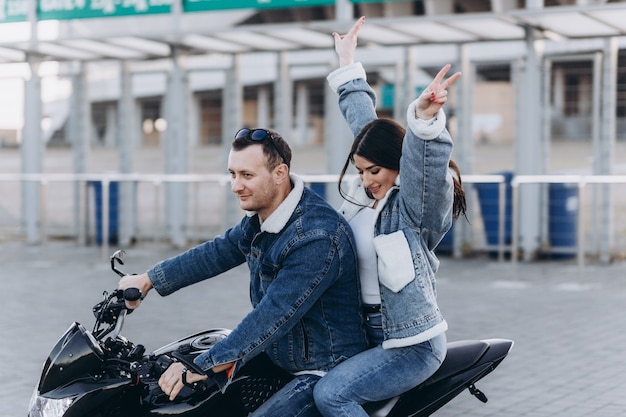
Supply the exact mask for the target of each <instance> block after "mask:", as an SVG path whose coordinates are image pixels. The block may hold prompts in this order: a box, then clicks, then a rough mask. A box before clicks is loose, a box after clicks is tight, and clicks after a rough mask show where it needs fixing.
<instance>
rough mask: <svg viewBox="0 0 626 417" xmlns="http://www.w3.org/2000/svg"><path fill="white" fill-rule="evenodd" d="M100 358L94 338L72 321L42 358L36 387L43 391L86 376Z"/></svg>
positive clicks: (99, 350)
mask: <svg viewBox="0 0 626 417" xmlns="http://www.w3.org/2000/svg"><path fill="white" fill-rule="evenodd" d="M102 362H103V352H102V349H101V348H100V346H99V345H98V342H96V340H95V339H94V338H93V337H92V336H91V334H90V333H89V332H88V331H87V330H85V328H84V327H83V326H82V325H80V324H79V323H73V324H72V325H71V326H70V328H69V329H68V330H67V331H66V332H65V334H64V335H63V336H62V337H61V338H60V339H59V341H58V342H57V344H56V345H55V346H54V348H52V350H51V351H50V354H49V355H48V359H47V360H46V362H45V364H44V366H43V370H42V372H41V378H40V380H39V385H38V387H37V390H38V391H39V394H45V393H47V392H49V391H51V390H53V389H56V388H59V387H62V386H64V385H67V384H69V383H70V382H72V381H74V380H77V379H80V378H84V377H85V376H88V375H89V374H90V372H93V370H94V369H96V368H97V367H99V366H100V365H101V364H102Z"/></svg>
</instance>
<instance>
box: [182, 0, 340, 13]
mask: <svg viewBox="0 0 626 417" xmlns="http://www.w3.org/2000/svg"><path fill="white" fill-rule="evenodd" d="M328 4H335V0H183V9H184V10H185V11H186V12H200V11H206V10H225V9H282V8H289V7H303V6H323V5H328Z"/></svg>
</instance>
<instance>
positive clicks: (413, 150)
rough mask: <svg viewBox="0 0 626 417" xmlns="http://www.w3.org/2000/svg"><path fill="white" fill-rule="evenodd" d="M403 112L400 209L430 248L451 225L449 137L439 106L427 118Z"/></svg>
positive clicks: (451, 187) (450, 148) (450, 142)
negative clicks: (433, 114) (429, 117)
mask: <svg viewBox="0 0 626 417" xmlns="http://www.w3.org/2000/svg"><path fill="white" fill-rule="evenodd" d="M411 109H414V103H412V105H411V106H409V111H408V112H407V117H408V118H409V121H408V129H407V131H406V136H405V138H404V142H403V144H402V157H401V159H400V213H401V215H402V217H403V219H404V222H405V223H406V224H408V225H409V226H410V227H412V228H415V229H418V230H419V231H420V234H421V236H422V238H423V239H424V241H425V242H426V245H427V247H428V248H429V249H431V250H432V249H434V248H435V246H437V244H438V243H439V242H440V241H441V239H442V238H443V236H444V235H445V233H446V232H447V231H448V229H450V227H451V226H452V202H453V198H454V185H453V181H452V175H451V173H450V171H449V169H448V162H449V160H450V156H451V154H452V148H453V144H452V138H451V137H450V134H449V133H448V131H447V129H446V128H445V114H444V113H443V110H441V111H440V112H439V113H438V114H437V116H435V119H433V120H431V121H426V122H424V121H419V120H416V119H415V116H414V114H415V113H414V110H413V111H411Z"/></svg>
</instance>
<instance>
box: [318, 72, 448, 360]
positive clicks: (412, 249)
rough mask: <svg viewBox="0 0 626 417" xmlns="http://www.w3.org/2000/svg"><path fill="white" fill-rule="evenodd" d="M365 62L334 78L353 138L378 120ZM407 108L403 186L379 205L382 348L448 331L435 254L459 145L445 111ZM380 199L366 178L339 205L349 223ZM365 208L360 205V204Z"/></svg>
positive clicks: (399, 181) (377, 236) (442, 231)
mask: <svg viewBox="0 0 626 417" xmlns="http://www.w3.org/2000/svg"><path fill="white" fill-rule="evenodd" d="M365 78H366V76H365V71H364V70H363V67H362V65H361V64H360V63H354V64H352V65H348V66H344V67H341V68H339V69H337V70H335V71H333V72H332V73H331V74H330V75H329V76H328V81H329V84H330V86H331V88H332V89H333V90H334V91H336V92H337V93H338V94H339V107H340V108H341V111H342V112H343V115H344V117H345V118H346V120H347V121H348V123H349V125H350V128H351V130H352V133H353V134H354V135H355V136H356V135H357V133H359V131H360V130H361V128H363V126H365V125H366V124H367V123H369V122H370V121H372V120H374V119H375V118H376V117H377V115H376V110H375V100H376V96H375V93H374V91H373V90H372V89H371V87H370V86H369V85H368V84H367V81H366V79H365ZM415 105H416V102H413V103H412V104H411V105H410V106H409V109H408V112H407V117H408V129H407V132H406V135H405V137H404V141H403V145H402V157H401V159H400V174H399V176H398V179H397V180H396V186H395V187H393V188H392V189H390V190H389V192H388V193H387V195H386V196H385V197H384V198H383V199H382V200H380V201H379V202H378V204H377V206H376V207H377V208H376V210H377V216H376V224H375V228H374V230H375V231H374V234H375V237H374V247H375V249H376V254H377V261H378V278H379V287H380V296H381V300H382V319H383V332H384V341H383V348H392V347H399V346H409V345H413V344H417V343H421V342H423V341H426V340H429V339H431V338H432V337H434V336H436V335H438V334H440V333H442V332H445V331H446V330H447V328H448V325H447V323H446V321H445V320H444V318H443V316H442V314H441V312H440V311H439V307H438V305H437V300H436V288H435V272H436V271H437V269H438V267H439V260H438V259H437V257H436V256H435V254H434V252H433V250H434V249H435V247H436V246H437V244H439V242H440V241H441V239H442V238H443V236H444V235H445V233H446V232H447V231H448V229H450V227H451V225H452V202H453V198H454V194H453V190H454V188H453V181H452V176H451V173H450V172H449V170H448V161H449V159H450V155H451V153H452V140H451V138H450V135H449V133H448V132H447V130H446V129H445V114H444V113H443V111H440V112H439V113H438V114H437V115H436V117H435V118H433V119H432V120H430V121H423V120H419V119H416V118H415ZM373 201H374V200H372V199H371V198H369V197H368V196H367V194H366V193H365V189H364V187H363V183H362V182H361V180H360V179H359V178H357V179H356V180H355V182H354V183H353V184H352V187H351V189H350V191H349V192H348V198H347V199H346V201H345V202H344V203H343V205H342V206H341V208H340V210H339V211H340V212H341V213H342V214H343V215H344V217H345V218H346V219H347V220H350V219H351V218H352V217H354V215H355V214H356V213H357V212H358V211H359V210H361V209H362V208H363V205H371V204H372V203H373ZM354 203H359V204H354Z"/></svg>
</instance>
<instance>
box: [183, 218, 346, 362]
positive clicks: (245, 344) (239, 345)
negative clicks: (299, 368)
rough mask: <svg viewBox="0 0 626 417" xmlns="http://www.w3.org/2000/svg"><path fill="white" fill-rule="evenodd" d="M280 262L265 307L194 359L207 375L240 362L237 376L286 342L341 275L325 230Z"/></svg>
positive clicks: (300, 241) (334, 248) (310, 235)
mask: <svg viewBox="0 0 626 417" xmlns="http://www.w3.org/2000/svg"><path fill="white" fill-rule="evenodd" d="M286 249H287V248H286ZM311 254H321V256H311ZM281 258H282V262H281V265H280V270H279V271H278V273H277V275H276V277H275V279H274V280H273V281H272V282H271V284H269V286H268V287H267V289H266V292H265V294H264V296H263V298H262V300H261V302H260V303H259V304H258V305H257V306H256V307H255V308H254V309H253V310H252V311H251V312H250V313H248V314H247V315H246V317H244V318H243V320H242V321H241V322H240V323H239V325H237V327H236V328H235V329H234V330H233V331H232V333H231V334H230V335H229V336H228V337H227V338H226V339H224V340H222V341H220V342H219V343H218V344H216V345H215V346H214V347H213V348H212V349H211V350H210V351H208V352H205V353H203V354H202V355H200V356H198V357H197V358H196V359H195V363H196V364H198V365H199V366H200V367H201V368H202V369H203V370H205V371H208V370H209V369H211V368H212V367H214V366H216V365H220V364H223V363H229V362H237V363H236V365H235V372H234V373H236V370H237V369H238V368H239V367H240V366H242V365H243V364H244V363H246V362H247V361H248V360H250V359H252V358H253V357H254V356H256V355H258V354H259V353H261V352H263V351H265V350H266V349H268V348H269V347H270V346H271V345H272V344H273V343H274V342H277V341H279V340H280V339H281V338H284V337H286V335H287V334H288V333H289V332H290V331H291V329H292V328H293V327H294V326H295V324H296V323H297V322H298V321H299V320H301V319H302V318H303V316H305V315H306V314H307V312H308V311H309V310H310V309H311V307H312V306H313V305H314V304H315V303H316V302H317V301H318V300H319V298H320V297H321V296H322V294H324V292H325V291H326V290H327V289H328V288H329V287H330V286H332V285H333V283H334V282H335V280H336V279H337V277H339V276H341V274H342V271H341V268H342V265H341V261H340V259H339V258H340V251H339V249H338V247H337V244H336V243H335V241H334V239H333V238H332V237H331V236H329V235H328V233H327V232H326V231H323V230H313V231H310V232H308V234H307V236H304V237H299V238H298V240H297V242H296V243H295V244H294V246H292V247H290V248H288V250H286V251H285V252H283V255H282V256H281ZM303 260H306V261H304V262H303Z"/></svg>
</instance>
